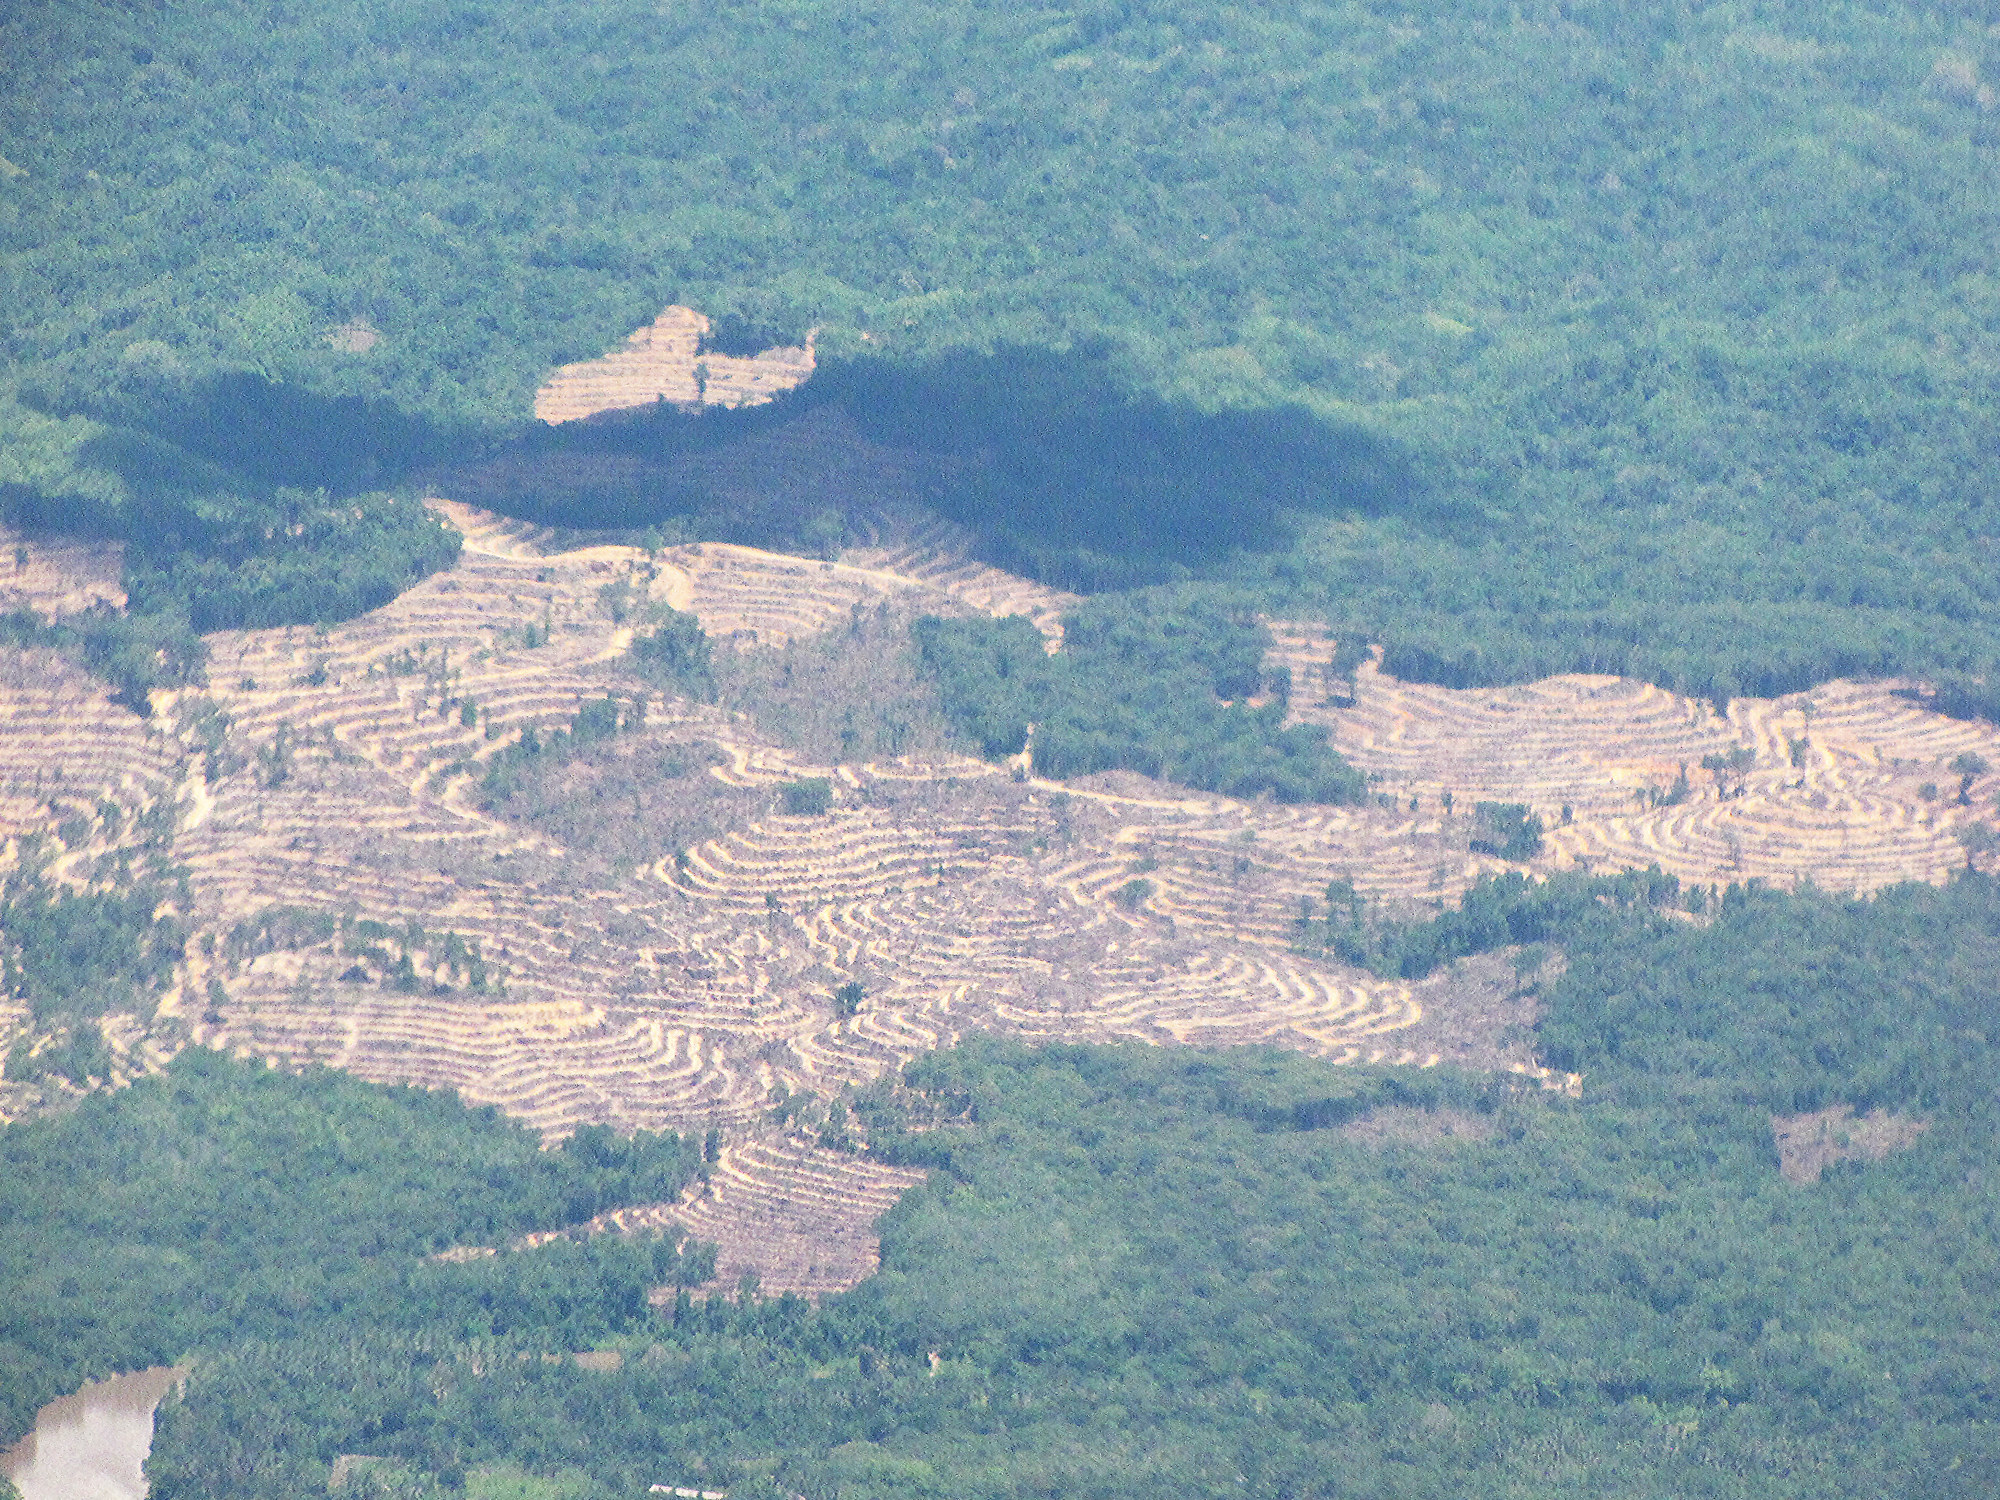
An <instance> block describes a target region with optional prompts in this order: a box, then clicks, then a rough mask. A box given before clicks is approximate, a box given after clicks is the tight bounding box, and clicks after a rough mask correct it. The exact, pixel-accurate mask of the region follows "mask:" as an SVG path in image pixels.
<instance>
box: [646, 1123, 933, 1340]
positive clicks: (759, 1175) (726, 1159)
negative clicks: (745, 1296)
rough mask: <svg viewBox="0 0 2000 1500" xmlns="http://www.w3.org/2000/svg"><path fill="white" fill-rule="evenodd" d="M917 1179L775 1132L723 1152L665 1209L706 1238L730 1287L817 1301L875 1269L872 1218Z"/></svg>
mask: <svg viewBox="0 0 2000 1500" xmlns="http://www.w3.org/2000/svg"><path fill="white" fill-rule="evenodd" d="M923 1180H924V1174H923V1173H922V1172H919V1171H913V1170H911V1169H909V1168H906V1167H891V1166H886V1165H884V1164H883V1163H881V1162H878V1161H872V1160H870V1159H868V1158H867V1157H862V1156H853V1155H849V1154H846V1153H843V1152H838V1151H828V1150H825V1149H823V1148H821V1147H819V1146H815V1145H810V1144H808V1143H806V1142H803V1141H800V1140H797V1139H795V1138H792V1137H773V1138H769V1139H765V1140H753V1141H746V1142H743V1143H742V1144H740V1145H737V1146H733V1147H731V1148H730V1149H728V1150H726V1151H724V1152H723V1155H722V1159H721V1160H720V1161H719V1162H717V1163H716V1165H715V1168H714V1170H713V1171H712V1172H711V1173H710V1176H709V1180H708V1181H707V1182H705V1183H698V1184H696V1185H695V1186H694V1187H693V1188H691V1189H690V1190H689V1192H688V1193H687V1195H686V1196H685V1197H683V1198H682V1200H681V1201H680V1202H679V1203H677V1204H675V1205H673V1216H674V1218H675V1219H676V1220H677V1221H678V1222H679V1223H681V1224H682V1225H684V1226H685V1227H686V1228H687V1230H688V1231H689V1232H690V1233H691V1234H693V1235H694V1236H695V1238H696V1239H701V1240H708V1241H711V1242H713V1243H714V1245H715V1246H716V1263H715V1280H716V1283H717V1284H718V1285H720V1286H721V1287H723V1288H726V1289H728V1290H731V1291H734V1290H737V1289H739V1288H741V1287H743V1286H744V1285H745V1281H746V1278H752V1279H753V1284H754V1285H755V1286H756V1288H757V1289H758V1290H759V1291H760V1292H761V1293H762V1294H763V1295H764V1296H776V1295H779V1294H781V1293H784V1292H795V1293H797V1294H798V1295H800V1296H802V1297H809V1298H813V1299H815V1300H816V1299H818V1298H819V1297H822V1296H825V1295H827V1294H828V1293H831V1292H839V1291H845V1290H846V1289H847V1288H849V1287H851V1286H855V1285H857V1284H858V1283H860V1282H862V1281H865V1280H866V1279H867V1278H868V1277H870V1276H872V1275H873V1274H874V1273H875V1268H876V1266H877V1265H878V1264H879V1262H880V1255H881V1246H880V1241H879V1240H878V1239H877V1238H876V1234H875V1221H876V1220H877V1219H879V1218H880V1217H881V1216H882V1215H883V1214H884V1213H885V1212H887V1210H888V1209H889V1208H890V1206H891V1205H893V1204H894V1203H895V1201H896V1200H897V1199H898V1198H900V1197H901V1196H902V1195H903V1193H904V1192H905V1191H906V1190H908V1189H909V1188H912V1187H914V1186H916V1185H917V1184H918V1183H920V1182H922V1181H923Z"/></svg>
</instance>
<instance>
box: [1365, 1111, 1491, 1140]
mask: <svg viewBox="0 0 2000 1500" xmlns="http://www.w3.org/2000/svg"><path fill="white" fill-rule="evenodd" d="M1493 1131H1494V1124H1493V1120H1492V1119H1491V1117H1490V1116H1487V1115H1476V1114H1474V1113H1472V1112H1471V1111H1470V1110H1464V1109H1417V1108H1414V1107H1412V1106H1410V1105H1404V1104H1391V1105H1385V1106H1383V1107H1382V1108H1380V1109H1371V1110H1370V1111H1369V1112H1368V1113H1367V1114H1365V1115H1363V1116H1362V1117H1361V1118H1360V1119H1358V1120H1350V1121H1348V1122H1347V1123H1346V1124H1345V1125H1343V1126H1341V1127H1340V1131H1339V1134H1340V1135H1342V1136H1343V1137H1345V1138H1346V1139H1347V1140H1350V1141H1358V1142H1360V1143H1362V1144H1363V1145H1369V1146H1426V1147H1433V1148H1435V1147H1439V1146H1469V1145H1476V1144H1478V1143H1479V1142H1481V1141H1486V1140H1491V1139H1492V1138H1493Z"/></svg>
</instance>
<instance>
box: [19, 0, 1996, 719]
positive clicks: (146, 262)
mask: <svg viewBox="0 0 2000 1500" xmlns="http://www.w3.org/2000/svg"><path fill="white" fill-rule="evenodd" d="M1989 19H1990V17H1988V16H1987V15H1986V13H1985V12H1984V11H1983V10H1982V9H1981V8H1980V7H1978V6H1974V5H1969V4H1964V3H1944V0H1938V3H1926V0H1899V3H1884V4H1875V5H1861V4H1830V5H1829V4H1810V5H1808V4H1805V3H1803V0H1769V3H1761V4H1756V5H1741V6H1706V7H1695V6H1688V5H1679V4H1670V5H1650V6H1639V5H1632V4H1624V3H1617V0H1551V3H1546V4H1539V3H1538V4H1532V5H1513V4H1509V5H1500V4H1497V3H1493V0H1447V3H1443V4H1439V5H1434V6H1430V7H1427V8H1424V9H1422V10H1421V11H1415V12H1413V11H1411V10H1410V9H1409V8H1408V7H1405V6H1401V5H1383V4H1376V3H1372V0H1352V3H1336V4H1326V5H1303V6H1294V5H1254V6H1239V7H1233V8H1232V7H1215V6H1210V5H1202V4H1197V3H1194V0H1116V3H1106V4H1097V3H1093V4H1089V5H1084V6H1078V7H1069V6H1054V7H1039V8H1038V7H1035V6H1028V7H997V8H996V7H991V6H985V5H979V4H973V3H969V0H904V3H898V4H896V5H892V6H889V7H886V8H885V7H881V6H874V7H859V6H853V5H847V4H838V3H836V4H831V5H828V4H820V3H813V4H804V3H799V4H779V5H775V6H773V5H759V6H754V7H748V6H742V5H723V6H720V7H714V6H711V7H706V8H691V9H690V8H680V9H674V8H670V9H669V10H668V11H666V12H662V11H661V10H660V8H659V7H658V6H657V5H655V4H653V3H652V0H646V3H643V4H642V3H639V0H610V3H603V0H590V3H583V0H557V3H553V4H535V5H526V4H522V3H519V0H483V3H471V4H468V3H464V0H420V3H417V4H414V5H410V6H404V7H399V8H397V9H396V10H395V11H394V12H393V13H391V12H387V11H381V10H379V8H375V7H368V6H363V5H358V4H353V3H340V4H332V5H322V6H317V7H309V8H298V7H288V6H284V5H278V4H251V3H227V0H211V3H204V4H202V5H198V6H182V7H172V8H167V9H154V10H133V9H132V8H130V7H124V6H113V5H109V4H71V3H67V0H63V3H58V0H33V3H28V4H24V5H19V6H14V7H11V8H10V9H9V11H8V14H7V15H6V17H5V18H4V19H0V45H4V47H5V50H6V53H7V56H8V57H9V58H10V59H12V60H13V61H14V62H15V64H16V66H15V68H14V69H13V70H12V72H11V74H10V80H11V81H10V85H9V87H8V88H7V89H5V90H4V91H0V148H4V163H0V286H4V289H5V292H6V299H7V305H8V307H9V311H10V321H9V337H8V354H7V364H6V367H5V370H4V372H0V496H4V500H0V508H4V510H5V512H6V514H7V515H9V516H12V517H17V518H21V519H26V520H32V521H35V522H37V523H40V524H60V525H65V526H87V527H90V528H94V529H99V530H106V531H111V532H113V533H115V534H120V535H127V536H130V537H132V538H133V539H134V541H135V543H137V544H138V545H137V554H136V556H135V562H134V570H135V576H137V577H138V578H140V579H141V580H143V581H144V582H145V583H146V587H145V588H144V589H142V590H140V591H139V592H140V594H141V596H142V602H144V603H146V604H147V606H148V608H151V607H152V605H154V604H156V603H157V604H160V605H161V606H162V607H163V613H164V614H165V615H168V616H172V615H174V607H175V606H178V613H179V615H192V614H194V613H196V612H197V608H196V607H197V604H198V602H200V601H212V602H206V603H202V604H201V608H202V609H203V610H205V611H206V614H205V615H204V620H205V622H206V623H210V624H213V623H226V622H229V621H233V620H238V619H241V620H269V619H276V618H313V617H322V616H325V615H328V614H332V613H338V612H342V611H347V610H351V609H353V608H356V607H363V606H365V604H366V603H367V602H368V601H369V600H371V599H375V598H378V597H380V596H381V595H382V594H383V592H384V591H385V590H393V589H394V588H395V587H397V586H399V585H400V584H401V583H402V582H404V581H406V580H408V579H409V578H412V577H415V576H418V575H420V574H421V572H422V571H423V570H425V569H426V568H428V567H432V566H435V565H436V563H437V561H438V560H439V559H440V557H442V556H444V555H446V554H447V553H448V548H449V543H448V541H447V540H446V539H445V538H443V537H441V536H439V535H436V534H434V533H433V532H432V531H430V530H428V529H427V528H426V527H425V526H424V525H422V524H420V523H421V519H422V518H421V517H415V518H413V517H411V516H410V515H409V514H408V513H407V511H406V510H404V509H401V508H399V506H398V504H397V503H396V502H395V500H394V498H393V496H394V493H395V492H397V491H398V490H399V488H400V487H402V486H404V485H406V484H408V483H409V482H410V481H411V476H412V475H413V474H414V473H415V472H416V471H417V470H418V469H420V468H421V467H422V466H423V465H425V464H428V463H433V462H437V461H440V460H442V459H447V458H450V457H451V456H453V455H455V454H460V453H464V452H468V451H475V450H478V449H480V448H483V447H486V446H489V445H491V444H493V443H506V442H512V441H516V440H520V439H521V436H522V431H523V428H524V426H525V425H526V423H527V419H528V411H529V404H528V398H529V394H530V392H531V391H532V389H533V387H534V386H535V384H536V383H537V381H538V380H539V379H540V378H541V376H542V374H543V373H544V372H545V371H546V370H547V369H548V368H549V367H550V366H552V365H553V364H555V363H558V362H560V361H563V360H567V359H574V358H580V357H587V356H590V355H593V354H595V353H597V352H599V351H601V350H602V349H604V348H606V347H608V346H609V345H610V344H612V343H613V342H615V341H616V340H617V339H618V338H619V337H620V336H622V335H623V334H624V333H625V332H627V331H628V330H630V329H631V328H633V327H635V326H637V325H639V324H640V323H642V322H644V321H645V320H647V319H648V318H650V317H651V316H652V315H653V314H655V313H656V312H657V311H658V309H659V308H660V307H661V306H662V305H663V304H665V303H666V302H668V301H670V300H676V299H678V300H684V301H688V302H691V303H693V304H695V305H697V306H700V307H702V308H704V309H705V310H708V311H710V312H713V313H716V314H719V315H722V317H723V319H724V323H725V327H726V330H727V331H726V334H725V336H726V337H728V338H730V339H731V340H733V341H734V342H739V343H744V344H745V345H746V346H747V345H748V344H750V343H754V342H757V341H758V338H757V337H756V335H758V334H759V333H760V332H761V333H763V334H767V335H769V336H778V335H783V336H787V337H796V336H797V335H798V334H799V333H801V332H802V331H803V330H804V329H806V328H807V327H809V326H816V327H818V328H819V329H820V332H821V337H820V347H821V350H822V353H823V355H825V356H826V363H825V368H824V373H823V375H822V377H821V380H819V381H815V382H814V385H815V386H817V385H820V384H821V383H822V382H825V384H826V386H827V391H826V394H825V395H824V396H822V397H816V398H814V399H839V400H841V401H843V402H844V403H845V404H848V405H849V406H850V407H852V408H853V409H854V410H855V411H856V413H857V415H858V416H859V418H860V419H861V420H862V421H863V423H864V426H866V427H867V428H868V429H869V430H870V431H872V432H874V433H876V434H877V435H887V436H892V437H899V438H900V439H902V440H910V441H918V442H921V443H922V444H923V445H924V446H927V447H931V448H936V449H939V450H942V451H945V452H948V453H957V454H978V455H981V459H980V463H979V464H978V465H975V466H974V471H973V472H970V473H968V474H967V475H965V476H964V477H963V479H962V482H960V483H956V484H954V485H952V486H950V487H949V488H948V492H947V493H945V494H943V495H942V496H941V497H940V500H941V503H942V504H943V506H944V508H945V509H946V510H947V511H948V512H950V513H953V514H955V515H958V516H959V517H960V518H962V519H969V520H973V521H975V522H977V523H978V525H979V528H980V530H981V532H982V534H983V535H984V537H985V540H986V544H987V545H988V547H989V548H990V549H991V550H992V552H993V554H994V555H995V556H996V557H999V558H1001V559H1002V560H1004V561H1006V562H1008V563H1010V564H1011V565H1013V566H1017V567H1024V568H1030V569H1033V570H1035V571H1038V572H1041V573H1042V574H1044V576H1049V577H1053V578H1057V579H1061V580H1065V581H1069V582H1072V583H1083V584H1088V585H1089V586H1092V587H1107V586H1123V585H1125V584H1129V583H1132V582H1139V581H1155V582H1169V583H1170V582H1172V580H1173V579H1174V578H1175V577H1178V576H1180V571H1178V570H1191V571H1193V572H1196V573H1206V574H1211V575H1215V576H1217V577H1222V578H1226V579H1228V580H1229V581H1230V582H1231V584H1232V585H1233V586H1234V587H1236V588H1237V589H1239V590H1240V591H1241V593H1242V596H1243V598H1244V599H1246V600H1248V601H1251V602H1255V603H1259V604H1265V605H1281V606H1282V607H1284V608H1287V609H1294V610H1311V611H1317V612H1319V613H1322V614H1324V615H1326V616H1328V617H1329V618H1331V619H1333V620H1334V621H1335V622H1336V623H1337V624H1340V625H1342V626H1352V627H1355V628H1359V629H1362V630H1365V631H1367V632H1368V633H1370V634H1371V635H1372V636H1373V637H1374V638H1376V639H1378V640H1381V641H1383V642H1384V643H1385V645H1386V646H1387V648H1388V652H1389V658H1388V659H1389V664H1390V666H1391V668H1392V669H1393V670H1395V671H1398V672H1401V673H1404V674H1406V675H1412V676H1422V677H1430V678H1435V679H1438V680H1443V681H1450V682H1466V683H1470V682H1483V681H1493V680H1498V679H1502V678H1507V677H1520V676H1530V675H1535V674H1537V673H1541V672H1545V671H1549V670H1554V669H1558V668H1567V667H1589V668H1599V669H1607V670H1624V671H1630V672H1634V673H1639V674H1643V675H1647V676H1651V677H1654V678H1656V679H1659V680H1661V681H1670V682H1673V683H1675V684H1677V685H1682V686H1687V687H1692V688H1695V689H1697V690H1700V691H1720V692H1724V693H1728V692H1764V691H1770V690H1773V689H1777V688H1786V687H1796V686H1800V685H1803V684H1804V683H1807V682H1809V681H1811V680H1813V679H1815V678H1819V677H1824V676H1826V675H1829V674H1832V673H1838V672H1882V671H1908V672H1918V673H1945V672H1953V673H1959V674H1962V675H1964V676H1965V677H1966V678H1967V679H1968V681H1967V682H1966V683H1964V684H1962V686H1963V687H1964V689H1965V691H1964V692H1962V693H1961V695H1960V696H1959V697H1958V698H1956V699H1954V701H1960V702H1967V703H1977V702H1982V701H1987V700H1986V699H1985V698H1982V697H1981V696H1980V690H1979V682H1978V679H1980V678H1981V677H1982V676H1984V677H1985V681H1986V683H1987V684H1988V686H1987V687H1986V688H1985V689H1984V690H1983V691H1985V692H1986V693H1988V694H1989V695H1990V683H1991V681H1992V680H1993V679H1992V677H1991V675H1990V673H1991V668H1992V663H1993V661H1994V659H1995V657H1996V655H2000V634H1996V629H1995V608H1994V606H1995V594H1994V590H1995V587H1996V585H1995V583H1994V579H1995V578H1996V577H2000V569H1996V567H1995V566H1994V561H1995V560H1994V556H1993V553H1992V547H1993V535H1994V533H1993V525H1992V519H1991V515H1992V513H1991V509H1990V506H1991V501H1990V498H1989V492H1990V491H1991V489H1992V484H1993V478H1994V463H1995V460H1994V457H1993V455H1994V453H1995V451H1996V445H1995V441H1994V439H1995V436H1996V433H1995V430H1994V422H1995V420H1996V419H1995V417H1994V413H1995V412H1996V411H2000V401H1996V400H1995V394H1996V393H1995V390H1994V382H1995V375H1994V373H1993V372H1994V370H1995V369H1996V368H2000V363H1996V360H1995V358H1994V347H1995V337H1996V306H1997V305H2000V304H1996V301H1995V297H1994V285H1993V278H1992V276H1991V275H1990V273H1989V269H1988V268H1987V267H1986V265H1985V263H1984V260H1983V254H1984V247H1985V246H1987V245H1989V244H1990V243H1992V241H1993V238H1994V234H1995V230H1996V227H2000V226H1996V218H1997V217H2000V213H1997V212H1996V210H2000V172H1996V171H1995V170H1994V165H1995V160H1994V159H1995V152H1996V145H2000V138H1996V135H1995V127H1994V124H1993V120H1994V115H1993V112H1992V110H1991V108H1990V106H1991V101H1992V98H1993V92H1992V88H1991V87H1990V86H1989V85H1988V83H1987V82H1985V78H1986V75H1987V73H1988V71H1989V70H1990V69H1992V68H1993V67H1994V66H1995V60H1994V57H1993V55H1992V49H1993V47H1994V42H1993V39H1992V37H1991V36H1990V35H1989V33H1988V31H1987V29H1986V23H1987V21H1988V20H1989ZM339 330H346V331H345V332H344V333H339V334H338V336H335V335H336V333H337V332H338V331H339ZM807 389H808V390H811V389H812V387H810V386H809V387H808V388H807ZM704 420H706V419H704ZM722 425H727V424H722ZM669 498H670V499H671V497H669ZM1239 502H1240V503H1239ZM663 503H664V502H663ZM225 570H227V571H225ZM221 584H228V585H229V586H228V587H226V588H218V585H221ZM176 617H177V616H176Z"/></svg>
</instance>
